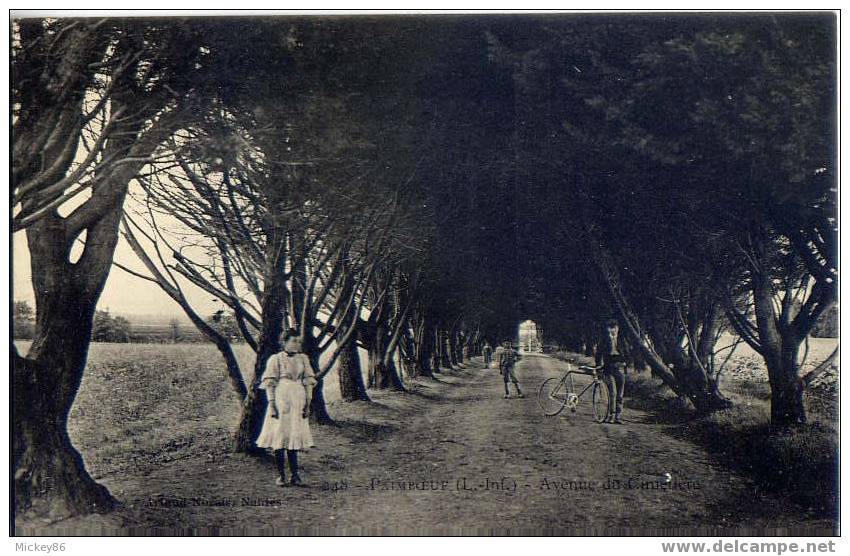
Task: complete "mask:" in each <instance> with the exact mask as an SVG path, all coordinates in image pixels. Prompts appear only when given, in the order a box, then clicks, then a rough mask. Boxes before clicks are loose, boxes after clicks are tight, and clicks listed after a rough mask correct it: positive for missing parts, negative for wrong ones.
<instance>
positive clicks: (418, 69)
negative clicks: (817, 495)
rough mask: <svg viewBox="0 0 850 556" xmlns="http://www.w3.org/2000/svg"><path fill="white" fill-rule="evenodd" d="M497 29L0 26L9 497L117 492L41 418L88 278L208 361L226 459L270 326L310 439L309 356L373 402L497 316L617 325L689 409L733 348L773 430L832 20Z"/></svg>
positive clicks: (68, 397) (827, 201)
mask: <svg viewBox="0 0 850 556" xmlns="http://www.w3.org/2000/svg"><path fill="white" fill-rule="evenodd" d="M517 17H518V18H520V19H522V20H523V21H524V22H525V24H524V25H516V21H515V20H514V19H513V18H508V19H502V18H492V19H491V18H451V19H432V18H428V17H423V18H403V19H394V18H388V19H382V18H365V19H358V20H346V19H337V18H312V19H310V18H287V19H275V18H269V19H263V20H259V19H241V20H221V19H209V20H201V19H192V20H174V19H169V20H156V19H145V20H126V19H44V20H41V19H25V20H16V21H15V22H14V23H13V56H12V99H13V145H12V148H13V165H12V184H13V186H12V206H13V221H12V228H13V231H24V232H25V233H26V235H27V242H28V247H29V250H30V253H31V261H32V262H31V265H32V277H33V289H34V291H35V305H36V311H35V313H36V314H35V322H34V332H33V343H32V345H31V347H30V348H29V351H28V352H27V353H26V354H25V355H20V354H18V353H17V351H16V352H15V353H14V355H13V360H14V372H13V381H14V400H13V402H14V408H15V409H14V411H15V413H14V453H15V460H14V468H15V500H16V508H17V509H18V510H20V511H23V510H39V509H45V508H47V509H49V510H50V511H52V512H54V513H56V514H67V513H81V512H89V511H101V510H105V509H108V508H110V507H112V506H113V505H114V500H113V499H112V497H111V496H110V494H109V493H108V491H107V490H106V489H105V488H104V487H103V486H101V485H99V484H97V483H96V482H95V481H94V480H93V479H91V477H90V476H89V474H88V473H87V472H86V470H85V468H84V466H83V463H82V459H81V458H80V455H79V453H78V452H77V451H76V449H75V448H74V447H73V446H72V445H71V442H70V440H69V438H68V434H67V430H66V424H67V417H68V413H69V411H70V409H71V406H72V404H73V403H74V398H75V395H76V393H77V390H78V388H79V385H80V381H81V378H82V376H83V373H84V370H85V367H86V358H87V353H88V348H89V343H90V341H91V338H92V332H93V326H94V323H95V322H96V319H95V316H96V306H97V303H98V299H99V296H100V294H101V291H102V289H103V286H104V283H105V281H106V279H107V276H108V274H109V272H110V271H111V270H112V269H113V266H115V267H117V268H118V269H119V270H115V271H121V272H128V273H130V274H133V275H135V276H136V277H138V278H139V279H142V280H148V281H150V282H153V283H155V284H157V285H158V286H159V287H160V288H161V289H162V290H163V291H164V292H165V293H166V294H167V295H168V296H170V297H171V298H172V299H173V300H174V302H175V303H176V304H177V305H178V306H179V307H181V308H182V310H183V311H184V312H185V314H186V315H187V317H188V318H189V319H190V320H191V322H192V323H193V324H194V325H195V327H196V328H197V329H198V331H199V332H200V334H202V335H203V336H204V337H205V338H206V339H208V340H209V341H211V342H213V343H214V344H215V345H216V347H217V349H218V351H219V352H220V354H221V356H222V368H223V369H224V372H225V376H226V378H227V382H228V384H229V385H230V387H231V388H232V390H233V392H234V395H235V396H238V397H239V399H240V400H241V401H242V408H243V409H242V416H241V419H240V422H239V423H238V424H237V426H236V428H235V431H234V440H233V448H234V449H235V450H237V451H242V452H252V451H254V450H255V446H254V439H255V438H256V435H257V433H258V427H259V424H260V421H261V416H262V415H263V412H264V411H265V403H266V402H265V398H264V397H263V395H262V391H261V390H259V389H258V384H259V381H260V379H261V378H262V373H263V370H264V366H265V363H266V361H267V359H268V358H269V356H270V355H271V354H273V353H274V352H276V351H277V350H279V349H280V345H279V337H280V335H281V332H282V331H283V330H284V329H287V328H293V329H295V330H297V331H298V333H299V334H300V335H301V336H302V338H303V340H304V346H305V350H306V352H307V354H308V356H309V358H310V360H311V363H312V365H313V367H314V371H315V373H316V376H317V378H318V379H319V380H318V384H317V385H316V389H315V392H314V396H313V407H312V414H313V418H314V419H316V420H317V421H318V422H320V423H331V422H332V416H331V415H329V414H328V411H327V407H326V405H325V400H324V396H323V385H324V380H325V379H326V378H327V377H328V375H329V373H330V371H331V370H332V369H334V368H335V369H337V371H338V373H337V374H338V376H339V381H340V387H341V391H342V395H343V398H344V399H346V400H368V399H369V389H370V388H377V389H394V390H399V391H402V390H404V389H405V384H404V381H403V379H402V373H401V372H400V370H399V369H398V368H397V365H398V362H401V364H402V365H404V366H405V367H406V369H405V370H406V373H404V374H406V375H407V376H409V377H418V376H423V377H428V376H432V375H433V374H434V373H435V372H439V369H440V368H441V367H451V366H455V365H458V364H460V363H462V362H463V360H464V358H465V357H467V356H469V355H474V354H477V353H478V352H479V349H480V346H481V345H482V344H483V342H484V340H485V339H486V340H488V341H489V342H490V343H491V344H494V343H496V342H498V341H500V340H501V339H505V338H510V337H513V336H514V334H515V332H516V323H517V322H519V321H520V320H521V319H525V318H530V319H533V320H534V321H535V322H536V323H538V324H539V325H541V327H542V329H543V330H545V331H546V335H547V341H549V339H552V340H553V341H560V342H561V343H562V344H565V345H570V344H572V345H580V344H581V343H587V341H588V338H587V336H588V332H589V331H592V330H593V326H594V325H595V323H599V322H603V321H604V320H605V319H606V318H609V317H610V316H612V315H614V316H616V317H617V318H618V319H619V320H620V321H621V322H622V323H623V329H624V331H625V332H626V333H627V334H628V335H629V337H630V342H631V345H632V346H633V348H634V350H636V352H639V353H640V355H641V356H642V358H643V360H644V361H645V362H646V363H647V364H649V365H650V366H651V367H652V369H653V371H654V372H655V373H656V374H657V375H658V376H660V377H661V378H662V379H663V380H664V382H665V383H666V384H668V385H669V386H670V388H672V389H673V390H674V391H676V392H677V393H679V394H681V395H682V396H684V397H686V398H688V399H689V400H691V402H692V403H693V405H694V407H695V408H696V409H697V410H699V411H713V410H715V409H718V408H724V407H727V406H728V405H729V402H728V400H726V399H725V397H724V396H723V394H722V392H721V391H720V390H719V387H718V380H717V376H718V372H719V369H720V368H721V367H722V363H723V358H724V357H725V355H728V353H727V354H724V353H723V352H722V351H721V350H719V349H718V348H717V341H718V338H719V337H720V335H721V334H722V333H723V332H725V331H730V330H731V331H734V333H736V334H737V335H738V337H739V338H740V341H742V342H746V343H747V344H749V345H750V346H751V347H752V348H753V349H754V350H756V351H757V352H758V353H759V354H760V355H761V356H762V357H763V358H764V361H765V364H766V366H767V369H768V373H769V377H770V384H771V393H772V408H773V409H772V421H773V423H774V424H775V425H777V426H789V425H792V424H795V423H802V422H804V421H805V409H804V406H803V392H804V389H805V387H806V384H807V383H809V382H810V381H811V380H812V379H813V378H814V376H816V375H817V374H818V373H820V372H822V368H824V365H827V364H828V363H829V361H827V362H826V363H825V364H824V365H821V366H820V367H818V368H817V369H815V371H814V372H813V373H810V374H809V375H807V376H800V372H799V368H800V359H801V357H800V353H799V352H800V346H801V345H802V344H803V342H804V341H805V338H806V337H807V336H808V334H809V333H810V331H811V330H812V328H813V327H814V326H815V324H816V323H817V322H818V319H819V318H820V316H821V315H823V314H824V313H825V312H826V311H828V310H829V309H830V308H831V307H833V306H834V304H835V300H836V292H837V280H838V267H837V252H836V244H837V221H836V186H835V178H836V174H835V171H836V167H835V150H834V146H835V119H834V114H835V107H836V103H835V90H836V89H835V76H836V68H835V55H834V50H833V45H834V41H835V21H834V18H832V17H831V16H767V15H765V16H741V17H736V18H712V17H703V16H690V17H688V18H684V19H683V18H678V17H677V18H666V19H662V18H656V17H634V18H630V17H625V16H624V17H623V18H622V19H618V20H617V21H616V22H615V21H614V20H611V19H609V18H605V17H599V16H587V17H585V16H581V17H579V16H570V17H547V18H539V17H531V16H517ZM422 34H425V35H426V36H428V37H429V38H430V39H433V40H428V41H425V42H423V43H421V44H420V43H417V44H416V45H413V44H411V42H410V41H409V40H408V38H409V37H410V36H417V35H422ZM626 45H627V47H626ZM119 241H124V242H126V243H127V245H128V246H129V247H130V248H131V249H132V251H133V252H134V253H135V254H136V256H137V259H138V260H137V261H136V262H135V263H133V264H131V263H128V262H126V261H122V262H121V263H120V264H119V262H118V261H114V260H113V259H114V252H115V247H116V245H117V244H118V242H119ZM190 290H200V291H202V292H204V294H205V295H209V296H212V297H214V298H215V299H217V300H219V301H220V302H222V303H223V304H224V305H225V306H226V308H227V309H226V314H228V315H232V322H231V324H232V327H229V328H227V329H225V328H224V327H222V326H218V325H217V324H220V323H217V322H216V321H214V320H211V319H209V318H206V317H203V316H201V315H200V314H199V313H198V311H197V310H196V308H195V307H193V305H192V303H191V299H193V296H192V295H189V294H188V293H187V292H189V291H190ZM228 318H230V317H228ZM234 328H235V331H238V334H236V333H235V332H234ZM236 341H238V342H244V343H246V344H247V345H248V346H250V348H251V349H252V350H253V352H254V353H255V360H254V369H253V373H250V374H248V373H246V374H245V375H243V373H242V372H240V368H239V365H238V364H237V360H236V357H235V355H234V352H233V343H234V342H236ZM358 349H364V350H365V351H366V352H367V353H368V359H367V360H368V369H366V372H365V373H364V372H363V369H361V367H360V358H359V356H358ZM399 354H400V357H399V356H398V355H399ZM834 356H835V354H833V357H831V358H830V359H832V358H834ZM364 374H365V375H366V377H367V378H366V380H364V378H363V377H364Z"/></svg>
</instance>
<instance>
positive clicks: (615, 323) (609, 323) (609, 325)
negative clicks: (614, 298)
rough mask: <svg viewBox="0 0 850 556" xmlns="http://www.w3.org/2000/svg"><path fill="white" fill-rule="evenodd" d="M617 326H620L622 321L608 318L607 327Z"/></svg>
mask: <svg viewBox="0 0 850 556" xmlns="http://www.w3.org/2000/svg"><path fill="white" fill-rule="evenodd" d="M615 326H616V327H617V328H619V327H620V323H619V322H617V319H608V320H606V321H605V328H614V327H615Z"/></svg>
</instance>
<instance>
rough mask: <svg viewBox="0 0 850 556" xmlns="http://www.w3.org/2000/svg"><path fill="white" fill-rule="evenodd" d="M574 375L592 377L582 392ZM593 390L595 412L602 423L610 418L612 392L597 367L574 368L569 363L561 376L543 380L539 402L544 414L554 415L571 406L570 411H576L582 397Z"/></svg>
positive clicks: (538, 396)
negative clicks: (609, 404) (578, 388)
mask: <svg viewBox="0 0 850 556" xmlns="http://www.w3.org/2000/svg"><path fill="white" fill-rule="evenodd" d="M573 375H584V376H590V377H592V379H591V381H590V382H589V383H588V384H587V386H585V387H584V388H583V389H582V390H581V391H580V392H577V390H576V388H575V384H574V382H573ZM588 390H591V394H592V395H591V397H592V400H593V402H592V404H593V414H594V417H595V419H596V422H597V423H602V422H604V421H605V420H606V419H607V418H608V410H609V406H608V401H609V398H610V392H609V391H608V385H607V384H605V383H604V382H603V381H602V377H601V376H600V375H599V373H598V372H597V369H596V367H590V366H587V365H579V367H578V369H577V370H573V368H572V365H570V364H569V363H567V372H566V373H565V374H564V376H561V377H552V378H548V379H546V380H545V381H543V384H541V385H540V389H539V390H538V391H537V403H538V404H539V405H540V409H542V410H543V414H544V415H546V416H548V417H554V416H556V415H558V414H559V413H561V412H562V411H563V410H564V408H565V407H567V406H569V407H570V411H571V412H572V413H575V412H576V410H577V409H578V403H579V401H580V400H581V397H582V396H583V395H584V394H585V393H586V392H587V391H588Z"/></svg>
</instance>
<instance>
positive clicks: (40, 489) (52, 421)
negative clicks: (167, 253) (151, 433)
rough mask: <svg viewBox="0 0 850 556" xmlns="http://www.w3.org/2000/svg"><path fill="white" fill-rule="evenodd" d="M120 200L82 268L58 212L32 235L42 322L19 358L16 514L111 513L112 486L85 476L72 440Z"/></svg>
mask: <svg viewBox="0 0 850 556" xmlns="http://www.w3.org/2000/svg"><path fill="white" fill-rule="evenodd" d="M120 210H121V205H120V203H119V204H118V205H117V206H116V207H115V208H114V209H113V210H112V211H111V212H109V213H107V214H106V215H104V217H103V218H101V219H100V220H99V221H98V222H96V223H95V224H93V225H91V226H89V228H88V229H87V238H86V246H85V249H84V251H83V254H82V255H81V256H80V258H79V259H78V261H77V263H71V262H69V258H68V257H69V254H70V249H71V245H72V244H73V242H74V240H75V239H76V238H74V237H68V234H67V232H66V228H65V223H64V222H63V221H62V219H61V218H59V217H58V216H55V215H51V216H49V217H45V218H44V219H43V220H42V221H39V222H38V223H36V224H34V225H33V226H31V227H30V228H29V229H28V230H27V240H28V244H29V248H30V254H31V265H32V280H33V290H34V292H35V303H36V324H35V334H34V338H33V343H32V346H31V347H30V350H29V353H27V355H26V357H20V356H19V355H18V354H17V352H14V353H13V364H14V368H13V370H12V372H13V381H14V385H15V389H14V400H15V404H14V416H13V435H14V458H15V459H14V466H15V467H14V469H15V471H14V480H15V509H16V511H19V512H20V511H25V510H28V509H31V510H33V511H35V512H38V513H41V512H43V511H46V512H47V513H49V514H50V515H51V516H67V515H73V514H81V513H89V512H93V511H106V510H109V509H111V508H112V507H113V506H114V500H113V499H112V497H111V496H110V494H109V491H107V489H106V488H105V487H103V486H101V485H99V484H97V483H96V482H95V481H94V479H92V478H91V476H90V475H89V474H88V472H87V471H86V469H85V467H84V465H83V461H82V458H81V456H80V454H79V452H77V450H76V449H75V448H74V447H73V445H72V444H71V440H70V438H69V437H68V433H67V425H68V414H69V413H70V411H71V406H72V405H73V403H74V399H75V398H76V395H77V391H78V390H79V387H80V382H81V381H82V378H83V372H84V370H85V367H86V360H87V358H88V349H89V343H90V341H91V333H92V320H93V318H94V312H95V307H96V305H97V300H98V299H99V297H100V293H101V291H102V290H103V286H104V284H105V282H106V278H107V277H108V275H109V269H110V268H111V264H112V254H113V252H114V250H115V245H116V243H117V241H118V231H117V228H118V220H119V217H120Z"/></svg>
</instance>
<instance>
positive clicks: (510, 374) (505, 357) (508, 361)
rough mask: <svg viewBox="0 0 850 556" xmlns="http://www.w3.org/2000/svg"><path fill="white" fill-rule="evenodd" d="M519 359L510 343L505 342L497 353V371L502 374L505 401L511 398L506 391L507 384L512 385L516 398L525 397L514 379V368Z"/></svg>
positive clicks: (517, 353)
mask: <svg viewBox="0 0 850 556" xmlns="http://www.w3.org/2000/svg"><path fill="white" fill-rule="evenodd" d="M520 357H521V356H520V354H519V352H517V351H516V350H515V349H514V346H513V345H512V344H511V342H505V343H504V346H503V348H502V351H501V352H499V359H498V362H499V370H500V371H501V372H502V378H504V379H505V399H508V398H510V397H511V393H510V390H508V382H513V383H514V387H515V388H516V393H517V396H518V397H520V398H524V397H525V395H524V394H523V393H522V390H520V388H519V381H518V380H517V378H516V373H514V366H515V365H516V362H517V360H518V359H520Z"/></svg>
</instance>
